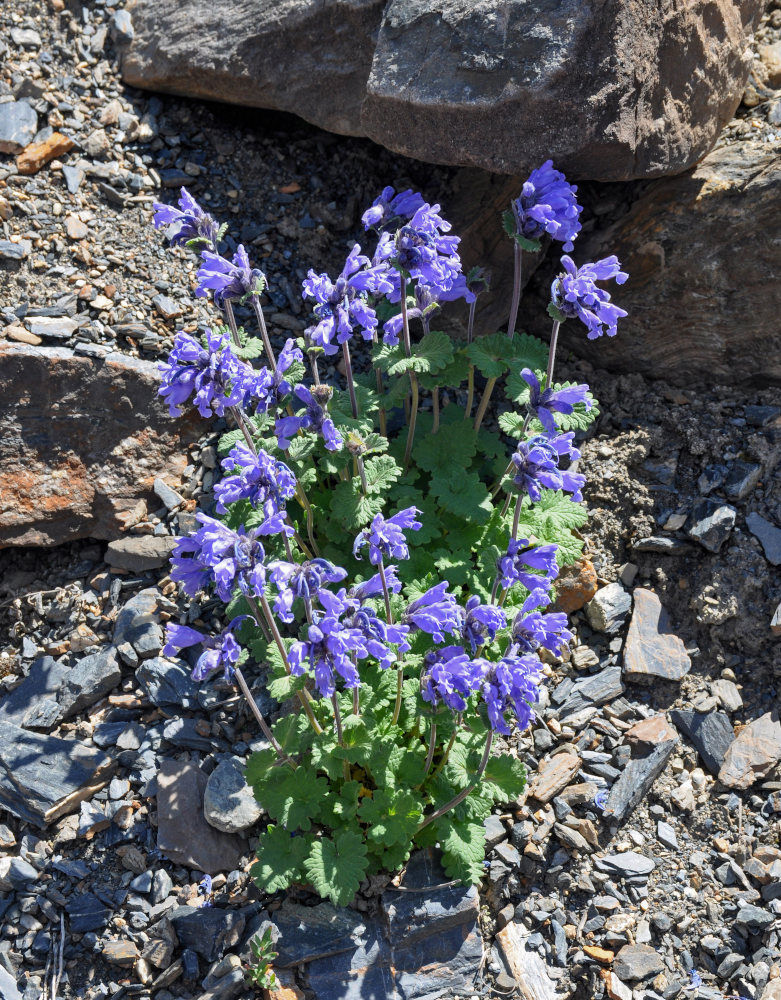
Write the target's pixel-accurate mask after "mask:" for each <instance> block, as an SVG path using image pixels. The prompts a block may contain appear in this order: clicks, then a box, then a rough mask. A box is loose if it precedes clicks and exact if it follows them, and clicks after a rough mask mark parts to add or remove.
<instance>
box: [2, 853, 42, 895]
mask: <svg viewBox="0 0 781 1000" xmlns="http://www.w3.org/2000/svg"><path fill="white" fill-rule="evenodd" d="M37 879H38V872H37V871H36V870H35V868H33V866H32V865H31V864H30V862H29V861H25V860H24V858H11V861H10V864H9V867H8V871H7V872H6V873H5V874H4V875H0V890H2V891H3V892H8V891H13V890H18V889H24V888H26V887H27V886H28V885H30V884H31V883H34V882H36V881H37Z"/></svg>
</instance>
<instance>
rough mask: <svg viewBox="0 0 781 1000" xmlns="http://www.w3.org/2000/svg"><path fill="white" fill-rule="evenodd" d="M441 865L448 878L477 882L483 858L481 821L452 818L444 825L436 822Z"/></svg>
mask: <svg viewBox="0 0 781 1000" xmlns="http://www.w3.org/2000/svg"><path fill="white" fill-rule="evenodd" d="M437 826H438V827H439V829H440V837H439V841H440V845H441V847H442V866H443V868H444V869H445V873H446V874H447V875H449V876H450V878H458V879H461V881H462V882H466V883H467V884H472V885H475V884H477V883H478V882H479V881H480V879H481V878H482V876H483V861H484V860H485V828H484V827H483V825H482V823H469V822H466V823H465V822H459V821H458V820H453V819H452V817H451V818H450V821H449V822H448V823H447V824H446V825H445V824H442V826H440V824H439V823H438V824H437Z"/></svg>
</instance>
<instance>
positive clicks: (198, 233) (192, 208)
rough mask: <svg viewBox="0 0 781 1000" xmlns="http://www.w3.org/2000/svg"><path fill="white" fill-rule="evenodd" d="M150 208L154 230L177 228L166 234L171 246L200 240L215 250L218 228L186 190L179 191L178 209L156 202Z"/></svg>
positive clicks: (218, 233)
mask: <svg viewBox="0 0 781 1000" xmlns="http://www.w3.org/2000/svg"><path fill="white" fill-rule="evenodd" d="M152 208H153V209H154V210H155V215H154V220H153V221H154V226H155V229H159V228H160V227H161V226H176V227H177V228H176V229H175V230H173V231H171V232H169V233H168V234H167V235H168V240H169V242H170V244H171V246H176V244H177V243H189V242H190V241H192V240H200V241H202V242H203V243H206V244H207V245H208V246H210V247H212V248H213V249H215V250H216V249H217V241H218V240H219V238H220V227H219V225H218V223H216V222H215V221H214V219H213V218H212V217H211V216H210V215H209V214H208V212H204V210H203V209H202V208H201V206H200V205H199V204H198V202H197V201H196V200H195V198H193V197H192V195H191V194H190V193H189V192H188V190H187V188H182V189H181V193H180V198H179V208H178V209H177V208H174V206H173V205H163V204H161V203H160V202H157V201H156V202H154V203H153V204H152Z"/></svg>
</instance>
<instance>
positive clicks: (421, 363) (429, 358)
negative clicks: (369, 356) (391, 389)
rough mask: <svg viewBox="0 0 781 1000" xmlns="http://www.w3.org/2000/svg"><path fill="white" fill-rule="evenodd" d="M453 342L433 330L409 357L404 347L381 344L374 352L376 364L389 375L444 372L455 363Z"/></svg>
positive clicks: (444, 334)
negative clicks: (411, 372) (443, 370)
mask: <svg viewBox="0 0 781 1000" xmlns="http://www.w3.org/2000/svg"><path fill="white" fill-rule="evenodd" d="M453 355H454V348H453V341H452V340H451V339H450V337H448V335H447V334H446V333H442V332H441V331H439V330H432V331H431V332H430V333H427V334H426V335H425V336H424V337H423V338H422V339H421V340H420V341H418V343H417V344H415V345H413V348H412V354H411V355H410V356H409V357H407V355H406V354H405V352H404V345H403V344H401V343H399V344H397V345H396V346H395V347H389V346H388V345H387V344H381V345H380V346H379V347H376V348H375V349H374V351H373V360H374V364H375V365H376V366H377V367H378V368H379V369H380V370H381V371H384V372H387V373H388V374H389V375H401V374H402V373H404V372H409V371H413V372H423V373H433V372H439V371H442V369H444V368H447V366H448V365H449V364H450V363H451V362H452V361H453Z"/></svg>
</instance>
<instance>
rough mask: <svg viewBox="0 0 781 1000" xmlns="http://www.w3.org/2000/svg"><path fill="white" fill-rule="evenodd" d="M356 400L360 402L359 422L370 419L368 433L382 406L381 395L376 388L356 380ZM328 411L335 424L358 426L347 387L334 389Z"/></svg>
mask: <svg viewBox="0 0 781 1000" xmlns="http://www.w3.org/2000/svg"><path fill="white" fill-rule="evenodd" d="M355 400H356V402H357V404H358V422H359V423H361V422H363V423H365V422H366V421H367V420H368V427H367V429H366V433H367V434H368V433H369V432H370V431H371V429H372V428H371V423H372V419H371V418H372V417H373V416H374V414H375V413H377V411H378V410H379V408H380V397H379V396H378V395H377V390H376V389H370V388H369V387H368V386H365V385H361V384H360V382H359V381H358V380H356V381H355ZM328 412H329V413H330V415H331V418H332V419H333V422H334V423H335V424H343V425H346V426H350V427H352V426H356V421H355V417H353V406H352V401H351V399H350V393H349V392H348V391H347V389H336V390H335V391H334V394H333V396H332V398H331V402H330V403H329V404H328Z"/></svg>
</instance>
